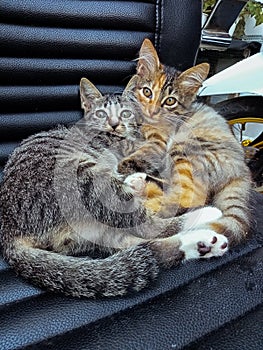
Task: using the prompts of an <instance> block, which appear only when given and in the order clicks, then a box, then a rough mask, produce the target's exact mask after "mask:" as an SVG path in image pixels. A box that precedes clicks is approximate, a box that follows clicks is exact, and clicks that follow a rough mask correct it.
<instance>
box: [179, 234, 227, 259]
mask: <svg viewBox="0 0 263 350" xmlns="http://www.w3.org/2000/svg"><path fill="white" fill-rule="evenodd" d="M180 238H181V242H182V244H181V247H180V250H182V251H183V252H184V253H185V260H189V259H198V258H203V259H208V258H212V257H216V256H222V255H224V254H225V253H226V252H227V250H228V239H227V238H226V237H225V236H224V235H220V234H218V233H216V232H214V231H212V230H193V231H189V232H188V233H187V234H183V235H182V236H181V237H180Z"/></svg>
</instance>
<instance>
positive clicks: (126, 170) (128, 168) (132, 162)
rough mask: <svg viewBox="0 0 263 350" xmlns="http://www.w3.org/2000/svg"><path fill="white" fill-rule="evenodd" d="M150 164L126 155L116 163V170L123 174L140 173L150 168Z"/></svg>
mask: <svg viewBox="0 0 263 350" xmlns="http://www.w3.org/2000/svg"><path fill="white" fill-rule="evenodd" d="M150 166H151V165H150V163H149V162H147V161H146V160H143V159H137V158H132V157H128V158H124V159H123V160H122V161H121V162H120V163H119V164H118V172H119V173H121V174H125V175H130V174H134V173H141V172H144V171H145V170H146V169H148V168H149V169H150Z"/></svg>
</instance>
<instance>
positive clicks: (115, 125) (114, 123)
mask: <svg viewBox="0 0 263 350" xmlns="http://www.w3.org/2000/svg"><path fill="white" fill-rule="evenodd" d="M109 124H110V126H111V127H112V129H113V130H116V128H117V127H118V126H119V124H120V123H119V121H118V120H114V119H111V120H110V121H109Z"/></svg>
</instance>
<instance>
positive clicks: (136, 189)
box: [124, 173, 147, 196]
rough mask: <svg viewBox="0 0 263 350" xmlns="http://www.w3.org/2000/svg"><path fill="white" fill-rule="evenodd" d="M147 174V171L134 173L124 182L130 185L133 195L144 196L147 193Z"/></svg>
mask: <svg viewBox="0 0 263 350" xmlns="http://www.w3.org/2000/svg"><path fill="white" fill-rule="evenodd" d="M146 176H147V175H146V174H145V173H134V174H132V175H129V176H127V177H126V179H125V180H124V183H125V184H126V185H127V186H128V187H129V190H130V192H131V193H132V194H133V195H136V196H143V195H144V194H145V187H146V181H145V179H146Z"/></svg>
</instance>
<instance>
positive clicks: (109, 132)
mask: <svg viewBox="0 0 263 350" xmlns="http://www.w3.org/2000/svg"><path fill="white" fill-rule="evenodd" d="M128 91H129V86H128V87H127V89H126V90H125V91H124V93H123V95H122V96H118V95H105V96H103V95H102V94H101V93H100V92H99V91H98V90H97V89H96V87H95V86H94V85H93V84H92V83H91V82H89V81H88V80H87V79H85V78H83V79H82V80H81V83H80V95H81V105H82V108H83V109H84V118H83V119H82V120H81V121H80V122H79V123H77V124H76V125H74V126H72V127H70V128H66V127H60V128H57V129H54V130H50V131H48V132H41V133H38V134H36V135H33V136H31V137H29V138H28V139H26V140H24V141H23V142H22V143H21V145H20V146H19V147H18V148H17V149H16V150H15V151H14V153H13V154H12V155H11V157H10V159H9V161H8V163H7V165H6V167H5V170H4V179H3V184H2V187H1V217H2V218H1V245H2V248H3V254H4V258H5V260H6V261H7V262H8V263H9V264H10V265H11V266H12V267H13V268H14V269H15V270H16V272H17V273H18V274H20V275H21V276H23V277H24V278H26V279H29V280H30V281H31V282H33V283H35V284H37V285H38V286H41V287H44V288H46V289H48V290H51V291H58V292H62V293H64V294H67V295H72V296H77V297H80V296H85V297H95V296H99V295H103V296H116V295H124V294H126V293H127V292H129V291H131V290H136V291H138V290H140V289H142V288H144V287H145V286H146V285H148V283H149V282H150V281H151V280H152V279H153V278H155V277H156V276H157V273H158V269H159V265H164V266H171V265H173V264H176V263H178V262H179V261H181V260H182V259H185V260H187V259H192V258H199V257H204V258H209V257H212V256H221V255H222V254H224V252H225V251H227V247H226V246H225V245H224V239H223V240H222V237H221V236H220V235H216V234H215V233H214V232H213V231H208V230H205V231H204V230H202V229H200V230H198V226H199V225H202V224H204V223H205V222H207V221H209V220H212V219H215V218H217V217H220V216H221V212H220V211H219V210H217V209H215V208H210V207H208V208H204V209H199V210H196V211H193V212H191V213H189V214H185V215H183V216H181V217H179V218H168V219H161V218H158V217H157V216H156V215H153V214H152V212H151V211H150V210H148V209H146V208H145V206H144V205H143V200H142V198H141V185H143V188H144V186H145V178H144V177H143V175H142V174H132V175H131V176H128V177H125V176H121V175H120V174H119V173H118V172H117V167H118V164H119V162H120V161H121V160H122V159H123V158H124V157H127V156H128V155H129V154H131V153H132V152H134V150H136V147H137V148H139V147H141V146H142V145H143V143H144V142H145V141H144V140H143V138H142V137H141V135H140V133H139V127H140V125H141V123H142V116H141V112H140V111H139V110H138V109H137V107H136V106H135V105H134V104H133V103H132V102H131V101H130V100H129V98H128V97H127V96H128ZM146 186H147V185H146ZM193 223H194V226H195V228H196V231H195V235H194V236H193V235H191V234H190V233H189V232H191V231H189V230H191V229H192V226H193ZM178 231H179V234H177V235H175V234H176V233H177V232H178ZM168 236H171V237H168ZM223 245H224V247H223V248H222V246H223ZM95 248H99V249H100V250H102V251H104V252H107V253H109V254H112V255H110V256H108V257H106V258H100V259H92V258H91V257H89V256H88V255H90V256H92V252H93V251H94V249H95ZM83 255H85V256H83Z"/></svg>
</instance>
